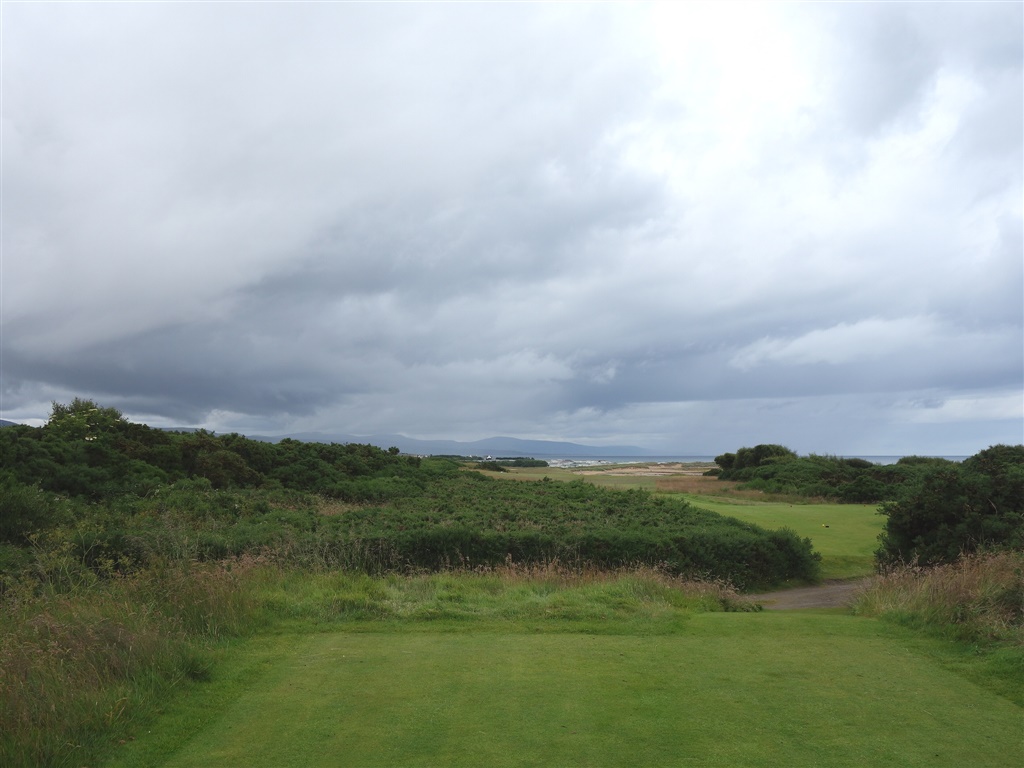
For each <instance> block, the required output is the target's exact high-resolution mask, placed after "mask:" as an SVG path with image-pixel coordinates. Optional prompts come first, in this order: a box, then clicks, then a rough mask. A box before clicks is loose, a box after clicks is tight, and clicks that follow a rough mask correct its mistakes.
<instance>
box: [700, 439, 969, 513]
mask: <svg viewBox="0 0 1024 768" xmlns="http://www.w3.org/2000/svg"><path fill="white" fill-rule="evenodd" d="M715 462H716V463H717V464H718V465H719V467H721V471H720V472H719V474H718V477H719V479H721V480H734V481H739V482H741V483H743V484H744V485H743V486H742V487H743V488H747V489H751V490H757V491H763V492H764V493H772V494H782V495H789V496H804V497H818V498H823V499H832V500H835V501H840V502H848V503H856V504H871V503H875V502H882V501H886V500H889V499H892V498H894V497H895V496H896V495H897V493H898V489H899V488H900V487H901V486H903V485H906V484H908V483H910V482H911V481H912V480H913V479H914V478H917V477H918V476H919V475H920V474H921V472H923V471H925V470H927V469H928V468H930V467H937V466H943V467H949V466H953V465H954V464H955V463H954V462H951V461H949V460H947V459H939V458H931V457H916V456H912V457H906V458H904V459H900V460H899V461H898V462H897V463H896V464H895V465H891V464H890V465H885V464H873V463H872V462H870V461H867V460H866V459H857V458H852V459H847V458H842V457H839V456H818V455H815V454H811V455H809V456H797V455H796V454H794V453H793V452H792V451H790V450H789V449H788V448H784V447H783V446H779V445H758V446H755V447H754V448H740V449H739V450H738V451H737V452H736V453H735V454H733V453H726V454H722V455H721V456H718V457H716V458H715Z"/></svg>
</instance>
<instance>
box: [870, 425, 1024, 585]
mask: <svg viewBox="0 0 1024 768" xmlns="http://www.w3.org/2000/svg"><path fill="white" fill-rule="evenodd" d="M920 466H921V469H920V472H919V473H918V474H917V475H916V476H915V477H914V478H913V479H912V480H911V481H909V482H907V483H905V484H904V485H902V486H899V487H898V491H897V493H898V496H897V498H896V499H895V500H894V501H891V502H888V503H886V504H883V505H882V506H881V508H880V510H879V512H880V514H883V515H885V516H886V517H887V518H888V519H887V520H886V526H885V531H884V532H883V533H882V535H881V537H880V542H881V546H880V547H879V549H878V551H877V552H876V556H877V558H878V560H879V561H880V562H882V563H893V562H910V561H916V562H918V563H920V564H922V565H935V564H938V563H949V562H953V561H955V560H956V559H957V558H958V557H960V555H961V554H964V553H969V552H975V551H977V550H979V549H990V548H996V547H1006V546H1009V547H1020V546H1024V445H1016V446H1007V445H996V446H992V447H991V448H987V449H986V450H984V451H981V452H980V453H978V454H976V455H975V456H972V457H971V458H969V459H967V460H965V461H964V462H963V463H962V464H955V463H952V462H947V463H941V464H939V463H936V464H923V465H920Z"/></svg>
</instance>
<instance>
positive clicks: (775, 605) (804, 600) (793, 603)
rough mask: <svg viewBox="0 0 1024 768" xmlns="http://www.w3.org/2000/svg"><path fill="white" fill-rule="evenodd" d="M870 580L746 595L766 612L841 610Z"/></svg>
mask: <svg viewBox="0 0 1024 768" xmlns="http://www.w3.org/2000/svg"><path fill="white" fill-rule="evenodd" d="M868 581H870V579H857V580H856V581H830V582H826V583H825V584H822V585H820V586H817V587H798V588H797V589H783V590H780V591H778V592H765V593H762V594H760V595H746V597H747V598H749V599H750V600H754V601H755V602H758V603H760V604H761V605H762V606H764V608H765V610H768V611H790V610H793V609H795V608H841V607H842V606H844V605H849V604H850V603H851V602H852V601H853V598H854V596H855V595H856V593H857V590H858V589H860V588H861V587H863V586H864V585H866V584H867V583H868Z"/></svg>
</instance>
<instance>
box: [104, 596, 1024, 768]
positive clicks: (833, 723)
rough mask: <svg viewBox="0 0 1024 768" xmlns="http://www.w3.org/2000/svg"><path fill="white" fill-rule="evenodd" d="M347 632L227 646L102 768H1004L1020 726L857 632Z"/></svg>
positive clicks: (796, 617) (1009, 708) (902, 642)
mask: <svg viewBox="0 0 1024 768" xmlns="http://www.w3.org/2000/svg"><path fill="white" fill-rule="evenodd" d="M441 628H442V629H443V627H441ZM361 629H362V630H363V631H360V632H346V631H330V632H322V633H316V634H301V635H293V634H281V635H274V636H266V637H262V638H258V639H256V640H253V641H250V642H249V643H246V644H241V645H238V646H236V647H235V648H233V650H232V653H231V655H230V657H229V658H228V659H226V660H225V662H224V664H223V666H222V668H221V669H220V670H219V671H218V672H217V675H216V677H215V680H214V682H213V683H212V684H210V685H208V686H205V687H203V688H201V689H197V691H196V696H194V697H192V698H190V699H188V700H187V701H184V700H182V701H179V703H178V704H176V705H174V706H173V707H172V710H171V711H170V712H168V714H167V716H166V717H165V718H164V719H162V720H161V721H159V723H157V724H156V725H155V726H153V728H152V733H151V734H148V735H145V736H144V737H141V738H140V739H139V740H138V741H136V742H134V743H132V744H130V745H128V746H127V747H126V748H124V749H123V750H122V751H121V752H120V753H119V754H118V755H117V756H116V759H114V760H112V761H111V762H110V763H109V766H111V768H136V767H138V766H147V768H148V767H150V766H166V767H167V768H186V767H189V766H196V767H199V766H202V767H203V768H205V767H206V766H211V765H215V766H220V767H221V768H231V766H246V768H260V766H268V767H270V766H273V767H274V768H280V767H283V766H360V768H373V766H395V765H402V766H437V765H446V766H479V765H488V766H527V765H536V766H550V765H587V766H624V765H629V766H635V765H651V766H666V765H696V766H766V765H778V766H809V765H828V766H837V767H842V766H858V768H859V767H860V766H882V765H900V766H906V767H907V768H912V767H913V766H929V767H930V768H935V767H938V768H942V767H943V766H956V767H957V768H959V766H963V765H977V766H982V765H983V766H991V767H992V768H997V767H998V766H1017V765H1019V747H1020V733H1021V726H1022V710H1021V708H1020V707H1018V706H1015V705H1014V704H1012V703H1011V702H1010V701H1008V700H1006V699H1004V698H1001V697H999V696H997V695H995V694H993V693H991V692H990V691H988V690H985V689H983V688H980V687H978V686H976V685H974V684H972V683H970V682H967V681H965V680H964V679H963V678H962V677H960V676H958V675H956V674H954V673H952V672H950V671H948V670H947V669H946V668H944V666H943V665H942V664H941V663H940V662H939V661H938V660H937V659H938V657H939V656H941V651H940V650H939V649H940V648H941V644H940V643H938V641H929V640H922V639H920V638H915V637H913V636H912V635H911V634H909V633H908V632H907V631H905V630H901V629H900V628H897V627H892V626H889V625H886V624H883V623H881V622H878V621H875V620H871V619H863V618H857V617H852V616H848V615H841V614H839V613H827V612H801V613H772V614H767V613H762V614H723V613H705V614H698V615H694V616H692V617H691V620H689V621H687V622H686V623H685V626H684V627H683V628H681V629H678V630H677V631H675V632H672V633H669V634H658V635H617V634H605V633H598V632H596V631H595V632H589V633H583V632H578V631H577V632H552V633H541V634H529V633H523V632H522V631H521V630H517V631H508V630H506V631H500V630H499V629H498V627H495V626H490V627H487V628H485V629H483V630H481V631H472V632H465V631H462V632H447V631H436V629H435V630H434V631H431V630H429V629H427V628H426V627H421V629H423V630H424V631H417V632H404V631H402V632H394V631H386V630H385V631H383V632H382V631H380V627H379V626H377V627H375V626H374V625H373V624H372V623H367V624H366V625H364V626H362V627H361Z"/></svg>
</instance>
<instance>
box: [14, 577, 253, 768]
mask: <svg viewBox="0 0 1024 768" xmlns="http://www.w3.org/2000/svg"><path fill="white" fill-rule="evenodd" d="M259 567H260V563H259V562H258V561H257V560H256V559H254V558H249V559H243V560H239V561H234V562H222V563H188V562H185V563H176V564H173V565H168V564H164V565H156V566H155V567H152V568H149V569H146V570H144V571H139V572H137V573H134V574H132V575H130V576H122V577H115V578H109V579H104V580H102V581H95V582H88V583H78V584H76V585H75V586H73V587H71V588H68V587H67V585H66V584H63V583H59V584H53V583H49V582H44V583H43V584H39V583H32V582H29V581H22V582H20V583H17V584H10V583H8V584H7V585H6V589H5V592H4V593H3V596H2V606H0V607H2V613H0V764H2V765H4V766H51V765H64V764H67V763H68V760H70V759H71V758H72V757H74V758H75V759H78V758H79V756H81V758H82V759H83V762H84V760H87V759H88V758H89V756H90V755H92V754H94V753H95V752H96V750H97V749H102V748H103V747H104V746H106V745H107V744H109V743H110V741H111V740H112V739H117V738H118V737H119V736H122V735H124V734H126V733H127V728H128V727H129V726H130V724H131V723H132V722H133V721H134V720H135V719H136V718H138V717H140V716H145V715H147V714H151V713H152V712H153V711H154V710H155V709H156V708H157V707H158V706H159V700H160V698H161V697H162V696H164V695H166V693H167V692H168V691H169V689H172V688H174V687H175V686H178V685H180V684H182V683H183V682H184V681H188V680H202V679H204V678H205V677H207V676H208V674H209V665H210V663H211V656H210V655H209V653H208V652H207V650H208V648H209V643H210V641H212V640H216V639H218V638H223V637H227V636H231V635H234V634H238V633H241V632H244V631H248V629H250V628H251V627H252V626H253V625H254V624H255V623H258V603H257V602H256V601H254V600H253V599H252V597H251V595H252V588H253V587H254V586H255V584H256V583H257V580H256V579H255V578H254V576H255V575H256V574H257V571H258V569H259ZM60 575H61V574H58V576H60Z"/></svg>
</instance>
